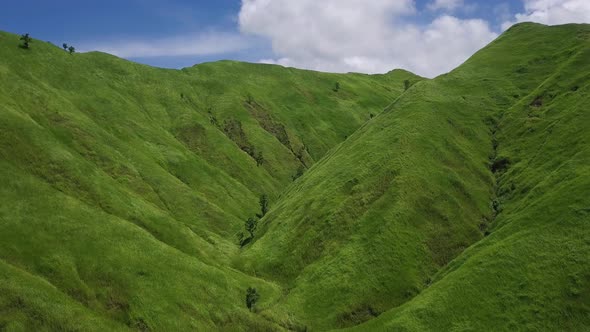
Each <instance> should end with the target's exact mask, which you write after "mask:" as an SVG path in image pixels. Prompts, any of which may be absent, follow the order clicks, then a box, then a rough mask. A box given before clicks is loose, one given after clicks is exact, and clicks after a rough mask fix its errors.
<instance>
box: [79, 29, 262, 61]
mask: <svg viewBox="0 0 590 332" xmlns="http://www.w3.org/2000/svg"><path fill="white" fill-rule="evenodd" d="M250 46H251V41H250V40H249V39H248V38H247V37H245V36H243V35H241V34H238V33H225V32H208V33H203V34H194V35H186V36H174V37H170V38H162V39H146V40H141V39H139V40H138V39H131V40H128V39H125V38H123V39H118V40H111V41H104V42H95V43H92V44H81V45H80V50H82V51H90V50H97V51H102V52H106V53H111V54H113V55H116V56H119V57H123V58H150V57H165V56H189V55H192V56H203V55H216V54H223V53H230V52H237V51H241V50H245V49H247V48H249V47H250Z"/></svg>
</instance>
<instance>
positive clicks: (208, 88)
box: [0, 33, 420, 330]
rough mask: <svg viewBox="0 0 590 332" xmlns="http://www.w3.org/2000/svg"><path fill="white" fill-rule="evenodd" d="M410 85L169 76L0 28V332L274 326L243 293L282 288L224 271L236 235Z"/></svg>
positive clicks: (197, 73)
mask: <svg viewBox="0 0 590 332" xmlns="http://www.w3.org/2000/svg"><path fill="white" fill-rule="evenodd" d="M406 79H410V80H412V81H417V80H419V79H420V78H418V77H416V76H414V75H412V74H410V73H407V72H404V71H395V72H392V73H390V74H387V75H376V76H368V75H356V74H351V75H335V74H322V73H315V72H307V71H297V70H292V69H284V68H281V67H275V66H267V65H253V64H243V63H233V62H220V63H214V64H204V65H199V66H196V67H193V68H188V69H184V70H165V69H157V68H151V67H148V66H142V65H138V64H134V63H131V62H128V61H124V60H121V59H118V58H115V57H112V56H110V55H107V54H100V53H89V54H74V55H73V56H71V55H69V54H67V53H65V52H63V51H62V50H60V49H59V48H58V47H55V46H53V45H50V44H47V43H43V42H41V41H38V40H35V41H33V43H32V44H31V49H29V50H25V49H21V48H19V47H18V37H17V36H16V35H12V34H8V33H1V34H0V164H1V171H0V183H2V186H1V187H0V200H1V201H2V205H1V206H0V262H1V266H2V274H3V278H2V279H1V281H0V289H1V291H0V293H1V294H2V296H0V327H2V328H7V329H9V330H11V329H13V328H14V329H17V330H18V329H19V328H24V329H26V330H37V329H40V328H41V327H45V328H46V329H49V330H54V329H66V330H72V329H81V330H87V329H96V330H105V329H107V330H110V329H112V328H114V327H119V328H123V329H125V328H138V329H140V330H141V329H147V328H149V329H151V330H189V329H199V330H203V329H212V328H214V327H216V328H222V327H223V328H224V329H232V328H235V329H237V330H251V329H252V328H255V327H259V328H270V327H272V326H273V324H272V323H266V321H265V320H264V319H263V318H260V317H258V316H256V315H254V314H250V313H248V311H247V309H246V308H245V305H244V296H245V289H246V288H247V287H249V286H256V287H257V288H258V289H259V290H260V292H261V293H262V294H264V296H263V298H262V303H261V304H260V305H259V307H264V306H265V305H267V304H270V303H272V301H273V300H274V299H275V298H277V297H278V296H280V291H279V288H278V286H277V285H275V284H273V283H272V282H268V281H263V280H259V279H257V278H255V277H252V276H248V275H245V274H243V273H241V272H238V271H235V270H234V269H233V268H231V267H230V265H229V262H230V261H231V259H232V257H234V256H235V255H236V253H237V252H238V250H239V245H238V244H237V243H238V241H237V239H236V234H237V233H238V232H240V231H242V230H243V224H244V220H246V218H248V217H251V216H254V214H255V213H257V212H258V211H259V209H260V208H259V206H258V199H259V197H260V195H261V194H268V195H269V196H270V197H271V202H272V200H274V199H275V197H276V196H278V194H279V193H280V191H281V190H282V189H283V188H284V187H286V186H288V185H289V184H290V183H291V182H292V181H293V177H294V175H296V174H297V173H301V172H304V171H305V170H306V169H307V168H308V167H311V165H313V164H314V163H315V161H316V160H318V159H320V158H321V156H322V155H323V154H325V153H326V151H328V150H329V149H331V148H332V147H334V146H335V145H336V144H338V143H339V142H341V141H342V140H344V139H345V137H346V135H349V134H351V133H352V132H354V131H355V130H356V129H357V128H358V127H359V126H361V125H362V124H363V123H364V122H366V121H367V120H368V119H369V118H370V117H371V114H373V115H376V114H378V113H380V112H381V111H382V110H383V108H384V107H386V106H387V105H388V104H389V103H390V102H391V101H392V100H395V99H396V98H397V97H398V96H399V95H400V94H401V93H402V91H403V89H404V83H403V81H404V80H406ZM336 82H338V83H339V85H340V89H338V91H334V90H335V89H334V87H335V83H336ZM260 155H262V158H260ZM257 159H258V160H257ZM48 299H54V300H51V301H50V300H48ZM52 301H55V302H56V305H55V306H53V305H51V302H52ZM69 312H71V314H70V313H69ZM66 313H67V314H66ZM74 313H76V314H75V315H74ZM78 316H79V317H78ZM107 326H110V327H108V328H107Z"/></svg>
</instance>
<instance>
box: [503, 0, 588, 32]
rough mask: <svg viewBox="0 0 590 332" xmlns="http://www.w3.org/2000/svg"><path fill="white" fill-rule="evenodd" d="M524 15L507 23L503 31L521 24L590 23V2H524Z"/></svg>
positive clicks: (581, 0) (538, 0)
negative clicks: (515, 24)
mask: <svg viewBox="0 0 590 332" xmlns="http://www.w3.org/2000/svg"><path fill="white" fill-rule="evenodd" d="M524 9H525V12H524V13H518V14H516V15H515V16H514V20H512V21H508V22H505V23H504V24H503V25H502V28H503V29H508V28H509V27H510V26H511V25H512V24H514V23H519V22H537V23H543V24H549V25H556V24H566V23H590V0H524Z"/></svg>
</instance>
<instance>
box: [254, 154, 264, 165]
mask: <svg viewBox="0 0 590 332" xmlns="http://www.w3.org/2000/svg"><path fill="white" fill-rule="evenodd" d="M253 154H254V160H256V166H261V165H262V164H263V163H264V156H263V155H262V151H258V153H253Z"/></svg>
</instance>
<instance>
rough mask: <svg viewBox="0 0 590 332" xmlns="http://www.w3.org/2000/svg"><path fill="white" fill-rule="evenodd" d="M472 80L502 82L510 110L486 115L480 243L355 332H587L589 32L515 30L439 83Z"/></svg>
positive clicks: (589, 290) (582, 29)
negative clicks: (476, 76) (486, 199)
mask: <svg viewBox="0 0 590 332" xmlns="http://www.w3.org/2000/svg"><path fill="white" fill-rule="evenodd" d="M505 44H512V45H518V46H519V48H513V49H512V51H510V52H506V50H505V49H504V48H503V46H504V45H505ZM526 50H535V52H534V53H532V54H531V55H529V56H526V54H527V52H526ZM494 54H496V55H499V54H506V55H508V54H510V55H509V56H508V57H503V60H501V57H499V56H498V57H497V58H496V59H497V60H495V61H494V60H492V59H493V56H494ZM516 57H520V58H521V59H520V61H514V62H512V60H511V58H516ZM501 62H503V63H501ZM490 64H494V65H493V66H490ZM478 71H480V72H481V71H483V72H484V73H486V72H487V73H488V74H487V75H486V77H488V78H493V80H492V81H490V82H489V83H485V84H484V86H488V87H489V86H491V85H492V84H497V82H500V81H499V80H498V79H499V78H500V77H504V79H502V81H501V82H502V83H501V85H504V86H505V87H506V89H507V90H508V92H512V94H513V97H514V99H515V102H513V103H511V104H512V105H511V106H510V107H505V108H503V109H501V110H499V111H498V112H497V113H495V114H494V116H495V118H496V121H495V123H496V124H495V125H494V127H496V131H497V132H496V135H495V136H496V142H497V150H498V154H497V157H496V160H498V161H505V162H502V164H503V165H504V166H503V167H500V168H499V169H498V170H497V174H496V175H497V188H496V194H497V201H498V216H497V218H496V220H495V221H494V223H493V224H492V225H491V234H490V235H489V236H488V237H486V238H485V239H483V240H482V241H480V242H478V243H477V244H476V245H474V246H472V247H470V248H469V249H468V250H466V251H465V252H464V253H463V254H462V255H460V256H459V257H458V258H457V259H455V260H454V261H453V262H452V263H451V264H449V265H448V266H447V267H446V268H444V269H443V270H442V271H441V272H439V273H438V274H437V275H436V277H435V278H434V282H433V285H432V286H431V287H430V288H429V289H427V290H425V291H424V292H423V293H422V294H420V295H418V296H417V297H416V298H415V299H413V300H412V301H410V302H408V303H407V304H405V305H403V306H401V307H399V308H397V309H394V310H391V311H389V312H387V313H385V314H383V315H382V316H381V317H379V318H378V319H376V320H374V321H372V322H369V323H367V324H365V325H361V326H359V327H358V329H357V330H358V331H367V330H387V331H425V330H433V331H434V330H436V331H442V330H448V331H483V330H494V331H510V330H511V331H519V330H528V331H587V330H588V329H589V327H590V260H589V257H590V112H589V111H588V105H589V103H590V26H588V25H566V26H559V27H542V26H538V25H524V26H518V27H515V28H513V29H512V30H511V31H509V32H508V33H507V34H506V35H505V36H503V37H501V39H500V40H498V41H496V42H495V43H493V44H492V45H491V46H490V47H488V49H487V50H485V51H484V52H482V53H481V54H479V55H477V56H476V57H474V58H473V59H472V60H470V61H469V62H468V63H467V64H466V65H464V66H463V68H461V69H459V70H457V71H456V72H454V73H453V74H451V76H455V75H457V76H463V75H469V74H470V73H474V72H478ZM494 72H495V73H497V74H496V75H493V74H492V73H494ZM500 75H501V76H500ZM533 75H538V76H539V77H541V78H542V80H541V81H540V82H539V83H538V84H536V85H535V86H534V87H533V88H532V89H530V90H529V91H527V92H526V93H520V92H519V91H518V90H517V89H515V88H516V87H523V86H524V83H525V82H527V81H529V79H528V77H531V76H533ZM506 78H508V80H506ZM531 83H532V82H531ZM513 84H514V85H516V86H513ZM527 84H528V83H527Z"/></svg>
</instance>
